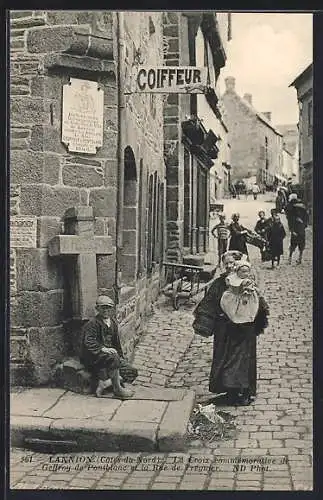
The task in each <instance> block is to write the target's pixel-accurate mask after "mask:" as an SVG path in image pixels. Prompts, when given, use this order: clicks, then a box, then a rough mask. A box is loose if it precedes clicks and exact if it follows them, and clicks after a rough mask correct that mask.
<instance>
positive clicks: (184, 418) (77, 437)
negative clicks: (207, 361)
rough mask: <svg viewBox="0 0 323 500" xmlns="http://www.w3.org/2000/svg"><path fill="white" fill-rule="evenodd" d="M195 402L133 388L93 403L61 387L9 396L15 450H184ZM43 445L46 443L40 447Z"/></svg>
mask: <svg viewBox="0 0 323 500" xmlns="http://www.w3.org/2000/svg"><path fill="white" fill-rule="evenodd" d="M194 403H195V393H194V392H193V391H190V390H188V389H167V388H160V387H159V388H153V389H152V388H149V387H140V386H138V385H137V386H136V388H135V394H134V396H133V398H132V399H131V400H128V401H121V400H118V399H115V398H113V395H112V393H110V394H109V393H108V394H106V397H103V398H100V399H97V398H96V397H95V396H94V395H83V394H76V393H73V392H70V391H66V390H64V389H55V388H34V389H27V390H24V391H22V392H17V393H13V394H12V395H11V405H10V406H11V408H10V414H11V419H10V430H11V443H12V445H13V446H19V447H22V446H24V445H25V444H26V442H27V444H28V442H29V444H32V445H35V444H36V445H37V446H39V445H40V440H41V441H42V443H41V444H43V445H44V446H47V448H48V446H51V447H53V445H55V446H56V448H57V447H58V446H60V447H61V448H62V446H63V447H65V449H67V448H68V449H69V451H72V450H73V451H90V452H91V451H92V452H93V451H110V450H113V451H116V450H123V451H157V450H158V451H176V450H180V451H182V450H183V448H184V446H185V436H186V427H187V424H188V420H189V417H190V414H191V412H192V409H193V407H194ZM44 441H46V443H44Z"/></svg>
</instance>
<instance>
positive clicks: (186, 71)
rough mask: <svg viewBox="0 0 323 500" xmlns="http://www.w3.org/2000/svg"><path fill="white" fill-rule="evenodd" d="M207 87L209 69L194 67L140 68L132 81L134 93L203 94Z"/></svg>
mask: <svg viewBox="0 0 323 500" xmlns="http://www.w3.org/2000/svg"><path fill="white" fill-rule="evenodd" d="M206 85H207V68H196V67H194V66H162V67H158V68H151V67H144V66H140V67H138V68H136V70H135V73H134V75H133V79H132V85H131V89H132V92H139V93H167V94H168V93H169V94H172V93H174V94H203V93H204V92H205V89H206Z"/></svg>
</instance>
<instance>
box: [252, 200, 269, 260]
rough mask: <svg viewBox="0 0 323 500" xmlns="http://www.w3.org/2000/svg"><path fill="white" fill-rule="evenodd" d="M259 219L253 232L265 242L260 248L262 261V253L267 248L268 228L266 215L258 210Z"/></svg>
mask: <svg viewBox="0 0 323 500" xmlns="http://www.w3.org/2000/svg"><path fill="white" fill-rule="evenodd" d="M258 216H259V219H258V220H257V223H256V225H255V232H256V233H257V234H259V236H261V238H263V239H264V240H266V244H265V245H264V247H263V248H260V254H261V260H264V252H265V251H266V250H267V247H268V226H269V220H268V219H266V213H265V211H264V210H260V211H259V212H258Z"/></svg>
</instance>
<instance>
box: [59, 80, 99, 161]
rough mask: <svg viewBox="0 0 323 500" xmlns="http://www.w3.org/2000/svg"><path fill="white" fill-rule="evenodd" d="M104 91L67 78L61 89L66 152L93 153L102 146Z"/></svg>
mask: <svg viewBox="0 0 323 500" xmlns="http://www.w3.org/2000/svg"><path fill="white" fill-rule="evenodd" d="M103 98H104V92H103V90H101V89H99V88H98V84H97V82H92V81H90V80H80V79H79V78H70V83H68V84H66V85H64V86H63V116H62V142H64V144H66V146H67V147H68V150H69V152H75V153H88V154H96V152H97V148H100V147H102V143H103Z"/></svg>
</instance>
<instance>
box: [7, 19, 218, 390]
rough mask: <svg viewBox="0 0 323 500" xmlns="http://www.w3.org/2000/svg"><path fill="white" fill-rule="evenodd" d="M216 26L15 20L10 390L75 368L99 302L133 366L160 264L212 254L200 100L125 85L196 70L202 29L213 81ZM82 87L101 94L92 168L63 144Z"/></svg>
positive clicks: (210, 148)
mask: <svg viewBox="0 0 323 500" xmlns="http://www.w3.org/2000/svg"><path fill="white" fill-rule="evenodd" d="M219 22H220V18H219V19H217V17H216V14H215V13H209V14H193V13H177V12H165V11H164V12H129V11H127V12H118V13H117V12H112V11H105V10H103V11H99V10H95V11H72V10H62V11H40V10H37V11H11V13H10V72H11V86H10V104H11V110H10V113H11V115H10V183H11V192H10V211H11V223H12V224H13V227H14V224H15V222H14V221H15V220H16V219H17V218H20V220H25V219H27V218H29V219H31V220H32V222H31V224H35V238H34V240H32V243H31V244H30V242H29V244H28V245H27V246H26V245H24V244H21V242H20V244H17V242H16V240H15V238H13V239H12V242H11V248H10V280H11V287H10V293H11V301H10V302H11V308H10V309H11V310H10V320H11V332H10V342H11V368H12V370H11V371H12V380H13V383H28V384H35V385H37V384H46V383H49V382H50V381H51V377H52V374H53V369H54V367H55V365H56V363H57V362H59V361H61V360H62V359H63V358H65V357H66V356H68V355H74V354H77V346H78V342H79V338H80V330H81V328H82V325H83V323H84V321H86V320H87V319H88V318H89V317H91V315H93V314H94V309H93V305H94V300H95V299H94V296H95V295H96V293H102V294H107V295H110V296H111V297H113V298H114V299H115V302H116V313H117V317H118V320H119V324H120V335H121V342H122V345H123V348H124V351H125V354H126V355H128V356H131V354H132V352H133V349H134V346H135V344H136V342H137V340H138V338H139V336H140V334H141V331H142V328H143V325H144V319H145V316H146V315H147V314H149V313H150V312H151V307H152V303H153V302H154V300H155V299H156V297H157V296H158V294H159V293H160V289H161V286H162V285H163V283H164V272H163V261H164V260H165V259H167V260H173V261H174V260H175V261H180V262H181V261H182V260H183V259H185V255H186V254H189V255H191V254H199V255H204V253H205V252H206V251H207V244H208V241H207V234H208V214H209V207H208V200H209V198H208V196H209V191H208V190H209V168H210V167H211V166H212V165H213V162H212V156H214V154H215V152H216V148H215V142H216V137H214V136H213V134H211V133H209V130H208V129H207V130H206V129H205V128H204V127H203V126H202V125H201V122H200V120H199V118H198V112H197V98H196V95H195V96H194V95H180V94H169V95H161V94H151V93H150V94H149V93H133V92H132V91H131V78H132V75H133V73H134V71H136V68H138V66H140V65H148V66H152V67H160V66H164V65H168V66H179V65H184V66H185V65H195V63H196V52H195V37H196V33H197V30H198V28H199V27H200V26H201V29H202V32H203V36H204V38H205V39H206V40H208V43H209V47H210V49H209V50H210V57H211V58H212V61H213V69H212V71H214V72H215V74H218V72H219V70H220V68H221V67H222V66H223V65H224V64H225V52H224V48H223V45H222V43H221V35H220V28H219ZM220 24H221V26H222V29H224V30H225V27H224V28H223V23H220ZM80 80H81V81H83V82H84V81H85V82H87V83H82V84H80V85H85V86H88V87H93V85H94V86H95V88H96V89H97V90H100V92H103V141H102V144H101V145H100V146H99V147H98V148H97V149H96V152H95V153H94V154H92V153H91V154H89V153H88V152H87V153H86V152H83V153H80V152H70V149H71V148H69V147H68V145H67V144H65V143H63V142H62V121H63V112H62V108H63V105H65V104H66V103H65V102H64V100H63V92H64V90H63V89H66V87H67V86H69V85H72V86H73V85H74V84H75V82H80ZM214 95H215V92H214V91H213V92H212V91H210V94H209V96H208V99H209V100H210V102H212V103H213V104H212V105H213V106H216V101H215V97H214ZM81 97H82V96H81ZM203 97H204V96H203ZM187 117H188V119H187ZM187 158H188V163H187ZM188 165H189V167H188ZM15 218H16V219H15ZM12 232H13V231H12ZM64 238H65V240H64ZM98 238H99V239H98ZM64 241H65V242H66V241H68V244H67V243H66V245H67V247H66V245H65V247H64V245H63V243H62V242H64ZM78 241H81V242H82V245H83V247H82V245H81V246H80V244H79V243H78ZM57 242H58V243H57ZM73 242H74V243H73ZM96 242H100V245H99V246H100V250H96V248H97V246H96ZM55 245H56V246H55ZM60 245H61V246H60ZM68 245H72V246H71V247H69V246H68ZM73 245H74V246H73ZM76 247H77V248H78V250H76ZM64 248H65V250H64ZM66 248H67V250H66ZM71 249H72V250H71ZM89 249H92V250H89ZM64 252H65V253H64ZM82 252H83V253H82ZM91 252H92V253H91ZM101 252H102V253H101ZM81 253H82V255H81ZM93 253H94V254H95V255H96V261H95V262H94V267H95V268H96V272H95V269H94V270H93V259H92V261H91V262H92V264H91V265H92V267H91V266H90V265H89V266H87V265H85V264H84V263H86V262H89V259H90V260H91V258H92V257H93ZM90 269H92V271H91V272H92V274H91V273H90ZM95 280H97V283H96V282H95ZM86 284H88V287H87V286H86ZM89 289H91V290H92V291H93V297H92V298H93V301H92V303H91V304H90V306H89V307H83V305H84V301H85V297H89ZM87 300H88V299H87Z"/></svg>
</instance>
